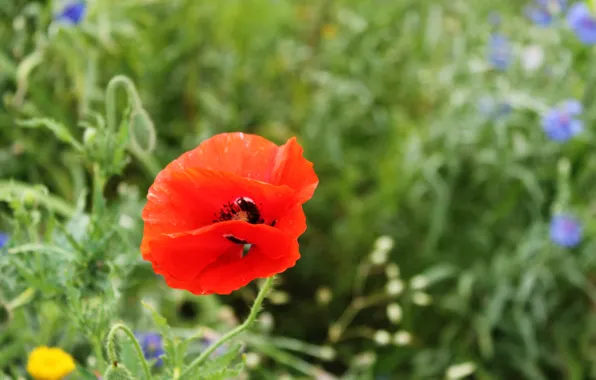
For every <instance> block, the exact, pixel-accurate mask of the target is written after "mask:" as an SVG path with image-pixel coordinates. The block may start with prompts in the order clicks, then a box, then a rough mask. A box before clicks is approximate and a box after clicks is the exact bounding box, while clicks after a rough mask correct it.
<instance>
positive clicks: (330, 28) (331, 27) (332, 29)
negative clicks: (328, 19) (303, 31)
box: [321, 24, 337, 40]
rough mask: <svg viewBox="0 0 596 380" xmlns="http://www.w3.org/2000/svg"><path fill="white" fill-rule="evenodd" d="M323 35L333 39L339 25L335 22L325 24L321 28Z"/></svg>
mask: <svg viewBox="0 0 596 380" xmlns="http://www.w3.org/2000/svg"><path fill="white" fill-rule="evenodd" d="M321 35H322V36H323V38H324V39H326V40H332V39H334V38H335V36H336V35H337V25H335V24H325V25H323V28H322V29H321Z"/></svg>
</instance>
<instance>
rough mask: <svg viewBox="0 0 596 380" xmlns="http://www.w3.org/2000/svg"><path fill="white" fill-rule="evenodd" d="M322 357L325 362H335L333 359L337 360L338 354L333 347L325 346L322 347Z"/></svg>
mask: <svg viewBox="0 0 596 380" xmlns="http://www.w3.org/2000/svg"><path fill="white" fill-rule="evenodd" d="M320 355H321V359H323V360H333V359H335V356H336V352H335V350H334V349H333V347H329V346H323V347H321V352H320Z"/></svg>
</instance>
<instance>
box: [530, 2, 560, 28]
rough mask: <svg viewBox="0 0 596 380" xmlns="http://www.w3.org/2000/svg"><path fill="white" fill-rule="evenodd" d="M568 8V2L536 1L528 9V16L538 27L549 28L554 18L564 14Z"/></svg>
mask: <svg viewBox="0 0 596 380" xmlns="http://www.w3.org/2000/svg"><path fill="white" fill-rule="evenodd" d="M566 7H567V0H534V2H533V4H532V5H529V6H528V7H527V8H526V15H527V16H528V18H529V19H530V20H532V21H534V23H535V24H536V25H539V26H549V25H550V24H552V23H553V19H554V16H555V15H557V14H559V13H561V12H563V11H564V10H565V8H566Z"/></svg>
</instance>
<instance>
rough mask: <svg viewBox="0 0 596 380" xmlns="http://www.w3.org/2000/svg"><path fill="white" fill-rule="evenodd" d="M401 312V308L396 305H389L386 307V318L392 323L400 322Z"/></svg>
mask: <svg viewBox="0 0 596 380" xmlns="http://www.w3.org/2000/svg"><path fill="white" fill-rule="evenodd" d="M402 316H403V311H402V309H401V306H399V305H398V304H396V303H390V304H389V305H387V318H389V320H390V321H391V322H393V323H399V322H401V319H402Z"/></svg>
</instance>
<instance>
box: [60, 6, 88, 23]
mask: <svg viewBox="0 0 596 380" xmlns="http://www.w3.org/2000/svg"><path fill="white" fill-rule="evenodd" d="M86 11H87V4H85V2H83V1H73V2H71V3H68V4H66V5H65V6H64V8H62V11H61V12H59V13H58V14H57V15H56V17H55V19H56V20H57V21H61V22H64V23H66V24H72V25H77V24H79V23H80V22H81V21H83V18H84V17H85V12H86Z"/></svg>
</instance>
